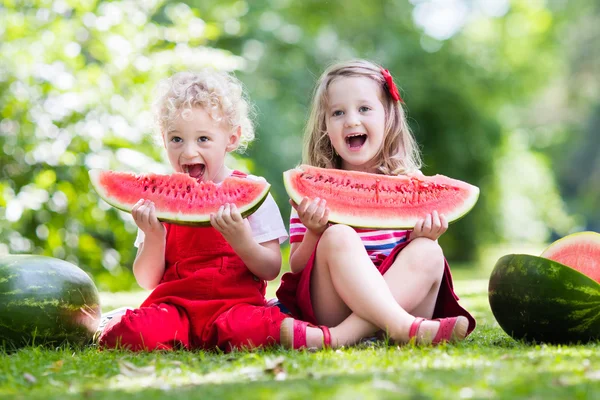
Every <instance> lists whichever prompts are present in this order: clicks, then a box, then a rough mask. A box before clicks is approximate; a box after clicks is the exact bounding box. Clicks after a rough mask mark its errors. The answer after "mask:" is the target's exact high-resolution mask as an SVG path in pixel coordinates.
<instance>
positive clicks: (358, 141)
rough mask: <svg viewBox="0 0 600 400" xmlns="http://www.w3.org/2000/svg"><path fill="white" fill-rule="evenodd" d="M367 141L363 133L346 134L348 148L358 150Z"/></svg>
mask: <svg viewBox="0 0 600 400" xmlns="http://www.w3.org/2000/svg"><path fill="white" fill-rule="evenodd" d="M366 141H367V135H365V134H364V133H352V134H350V135H348V136H346V144H348V147H349V148H350V150H355V151H356V150H359V149H360V148H361V147H362V146H363V145H364V144H365V142H366Z"/></svg>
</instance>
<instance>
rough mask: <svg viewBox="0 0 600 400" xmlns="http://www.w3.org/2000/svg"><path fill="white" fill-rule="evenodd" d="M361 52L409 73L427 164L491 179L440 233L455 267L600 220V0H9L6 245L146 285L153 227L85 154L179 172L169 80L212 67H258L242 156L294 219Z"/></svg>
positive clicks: (250, 85) (121, 165) (1, 95)
mask: <svg viewBox="0 0 600 400" xmlns="http://www.w3.org/2000/svg"><path fill="white" fill-rule="evenodd" d="M352 57H360V58H367V59H371V60H373V61H376V62H379V63H381V64H383V65H384V66H385V67H386V68H388V69H389V70H390V71H391V72H392V75H393V76H394V79H395V81H396V83H397V84H398V86H399V87H400V91H401V94H402V97H403V98H404V100H405V102H406V107H407V110H408V115H409V121H410V125H411V127H412V129H413V131H414V133H415V136H416V138H417V140H418V142H419V144H420V145H421V148H422V153H423V158H424V162H425V164H426V166H425V167H424V168H423V172H424V173H425V174H426V175H433V174H436V173H439V174H444V175H447V176H450V177H454V178H457V179H461V180H464V181H467V182H470V183H472V184H474V185H477V186H479V187H480V188H481V196H480V199H479V202H478V204H477V205H476V207H475V208H474V209H473V210H472V211H471V212H470V213H469V214H468V215H467V216H466V217H465V218H463V219H462V220H460V221H458V222H456V223H455V224H453V225H451V227H450V229H449V230H448V232H447V233H446V234H444V235H443V237H442V239H441V244H442V246H443V248H444V250H445V252H446V255H447V257H448V259H449V261H450V263H451V265H452V266H453V269H454V270H455V271H459V273H460V271H461V270H465V271H468V272H469V273H472V274H475V275H477V274H479V275H480V276H482V277H485V276H486V275H485V274H486V273H487V272H486V271H489V270H490V269H491V268H492V267H493V263H494V262H495V259H494V257H495V255H497V254H499V253H502V252H505V253H507V252H519V251H521V250H522V249H526V248H531V249H536V250H535V251H537V249H539V250H540V251H541V249H543V247H544V246H545V245H546V244H547V243H549V242H550V241H552V240H555V239H557V238H559V237H561V236H564V235H566V234H568V233H572V232H576V231H581V230H594V231H600V207H599V204H600V184H599V183H600V152H599V151H598V149H599V146H598V144H597V143H598V141H599V139H600V134H599V130H600V129H599V126H600V79H599V77H600V3H599V2H598V1H597V0H578V1H567V0H410V1H408V0H390V1H371V2H366V1H364V0H360V1H359V0H344V1H315V0H303V1H292V0H252V1H250V0H247V1H244V0H235V1H231V0H195V1H187V2H178V1H161V0H144V1H137V0H128V1H95V0H54V1H52V0H37V1H36V0H28V1H19V0H2V1H1V2H0V148H1V150H2V152H1V154H0V177H1V181H0V254H4V253H15V254H16V253H35V254H44V255H49V256H53V257H57V258H61V259H65V260H68V261H70V262H73V263H75V264H77V265H79V266H80V267H81V268H83V269H84V270H85V271H87V272H88V273H90V274H92V275H93V276H94V279H95V281H96V283H97V285H98V287H99V288H100V289H101V290H110V291H121V290H130V289H136V288H138V286H137V284H136V283H135V280H134V279H133V276H132V273H131V265H132V262H133V258H134V256H135V251H136V250H135V248H134V247H133V242H134V238H135V234H136V226H135V224H134V223H133V220H132V219H131V217H130V215H128V214H126V213H122V212H119V211H117V210H115V209H114V208H111V207H110V206H108V205H107V204H106V203H104V202H103V201H101V200H100V199H99V198H98V196H97V195H96V193H95V192H94V191H93V189H92V188H91V187H90V185H89V180H88V175H87V171H88V170H89V169H90V168H110V169H115V170H130V171H136V172H169V167H168V163H167V162H166V160H165V158H164V152H163V148H162V146H161V145H160V144H157V142H156V134H155V132H154V129H153V126H152V116H151V114H150V104H151V102H152V99H153V89H154V87H155V85H156V84H157V82H158V81H159V80H160V79H163V78H166V77H168V76H169V75H171V74H172V73H174V72H176V71H180V70H187V69H192V70H193V69H198V68H201V67H204V66H213V67H216V68H219V69H223V70H227V71H231V72H234V73H235V74H236V76H237V77H238V78H240V79H241V80H242V81H243V82H244V84H245V85H246V87H247V90H248V93H249V95H250V97H251V99H252V100H253V101H254V103H255V105H256V111H257V112H256V124H257V134H258V139H257V140H256V141H255V142H254V143H253V144H252V145H251V147H250V149H249V150H248V151H247V152H246V153H245V154H242V155H235V156H234V157H235V158H234V159H232V160H231V161H232V162H233V163H234V164H235V165H234V166H237V167H238V168H241V169H244V170H246V171H249V172H252V173H254V174H258V175H262V176H265V177H266V178H267V180H269V181H270V182H271V183H272V185H273V188H272V193H273V195H274V196H275V199H276V200H277V202H278V204H279V206H280V208H281V211H282V215H283V217H284V220H286V223H287V219H288V216H289V210H290V208H289V205H288V203H287V196H286V194H285V190H284V188H283V185H282V179H281V173H282V172H283V171H284V170H286V169H289V168H292V167H294V166H295V165H296V164H298V163H299V162H300V157H301V142H302V138H301V136H302V130H303V125H304V121H305V119H306V117H307V112H308V104H309V101H310V96H311V91H312V88H313V87H314V83H315V80H316V78H317V77H318V76H319V75H320V73H321V71H322V70H323V69H324V68H325V67H326V66H327V65H328V64H329V63H331V62H333V61H336V60H343V59H347V58H352ZM286 246H287V245H286ZM284 250H286V249H285V248H284ZM285 258H286V257H284V259H285ZM285 261H287V260H285Z"/></svg>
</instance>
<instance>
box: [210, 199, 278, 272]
mask: <svg viewBox="0 0 600 400" xmlns="http://www.w3.org/2000/svg"><path fill="white" fill-rule="evenodd" d="M210 223H211V225H212V226H213V228H215V229H216V230H218V231H219V232H221V234H222V235H223V237H224V238H225V240H227V242H228V243H229V244H230V245H231V247H232V248H233V250H234V251H235V253H236V254H237V255H238V256H239V257H240V258H241V259H242V261H243V262H244V264H246V267H248V269H249V270H250V272H252V273H253V274H254V275H256V276H257V277H259V278H260V279H263V280H266V281H271V280H273V279H275V278H277V275H279V271H280V270H281V250H280V248H279V241H278V240H277V239H274V240H269V241H267V242H263V243H260V244H259V243H257V242H256V240H254V237H252V229H250V224H249V223H248V220H247V219H245V218H242V215H241V214H240V212H239V210H238V209H237V207H236V206H235V204H231V205H230V204H225V205H223V206H221V207H220V208H219V211H217V213H216V214H211V216H210Z"/></svg>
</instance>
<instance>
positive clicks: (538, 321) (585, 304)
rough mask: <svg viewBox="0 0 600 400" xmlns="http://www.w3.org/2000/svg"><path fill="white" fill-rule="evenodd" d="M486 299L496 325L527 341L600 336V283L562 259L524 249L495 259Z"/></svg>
mask: <svg viewBox="0 0 600 400" xmlns="http://www.w3.org/2000/svg"><path fill="white" fill-rule="evenodd" d="M488 294H489V301H490V307H491V309H492V312H493V313H494V317H495V318H496V320H497V321H498V324H500V327H501V328H502V329H503V330H504V331H505V332H506V333H508V334H509V335H510V336H512V337H513V338H515V339H523V340H525V341H528V342H532V341H535V342H548V343H577V342H589V341H592V340H598V339H600V284H599V283H598V282H596V281H594V280H593V279H591V278H589V277H588V276H586V275H584V274H582V273H580V272H579V271H577V270H575V269H573V268H571V267H568V266H566V265H563V264H561V263H558V262H555V261H552V260H549V259H546V258H543V257H536V256H531V255H526V254H509V255H506V256H504V257H502V258H500V259H499V260H498V262H497V263H496V266H495V267H494V270H493V271H492V275H491V277H490V282H489V292H488Z"/></svg>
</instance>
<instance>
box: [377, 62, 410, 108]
mask: <svg viewBox="0 0 600 400" xmlns="http://www.w3.org/2000/svg"><path fill="white" fill-rule="evenodd" d="M381 73H382V74H383V77H384V78H385V82H386V83H387V87H388V91H389V92H390V95H391V96H392V99H394V101H400V102H402V103H404V101H402V98H401V97H400V92H398V88H397V87H396V85H395V84H394V79H392V75H391V74H390V71H388V70H387V69H383V68H382V69H381Z"/></svg>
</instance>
